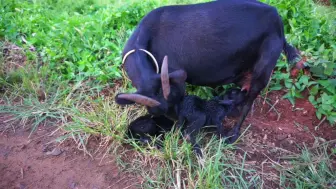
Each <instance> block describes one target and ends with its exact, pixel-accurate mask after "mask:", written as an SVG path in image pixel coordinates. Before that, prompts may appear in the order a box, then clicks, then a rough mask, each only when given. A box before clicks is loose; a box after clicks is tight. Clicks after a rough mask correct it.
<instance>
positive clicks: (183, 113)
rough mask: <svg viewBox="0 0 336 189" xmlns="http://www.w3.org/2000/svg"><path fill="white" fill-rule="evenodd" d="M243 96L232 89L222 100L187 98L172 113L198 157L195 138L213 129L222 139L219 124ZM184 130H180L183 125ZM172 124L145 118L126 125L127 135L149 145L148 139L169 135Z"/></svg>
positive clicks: (169, 121) (238, 91)
mask: <svg viewBox="0 0 336 189" xmlns="http://www.w3.org/2000/svg"><path fill="white" fill-rule="evenodd" d="M245 94H246V92H243V91H241V90H240V89H231V90H229V91H228V92H226V93H225V95H224V96H220V97H214V98H213V99H211V100H208V101H207V100H204V99H201V98H199V97H197V96H195V95H186V96H185V97H184V98H183V100H182V101H181V103H180V104H179V105H176V107H175V111H176V114H177V115H179V116H178V122H177V128H181V129H182V130H184V136H185V137H186V139H187V140H188V141H189V142H191V144H192V145H193V149H194V151H195V152H196V154H197V155H200V156H202V152H201V151H200V147H199V145H198V144H196V140H195V136H196V134H197V133H199V131H200V130H201V129H202V128H203V127H204V126H209V125H216V126H217V134H218V135H221V133H223V131H224V128H223V126H222V121H223V119H224V118H225V116H226V115H228V114H229V113H230V112H231V111H232V110H233V109H234V108H236V107H237V106H239V104H241V103H242V102H243V100H244V96H245ZM184 122H185V123H186V127H182V125H183V123H184ZM173 124H174V123H173V121H171V120H170V119H168V118H166V117H164V116H157V117H156V116H151V115H145V116H141V117H139V118H137V119H136V120H134V121H133V122H132V123H131V124H130V125H129V133H130V134H132V135H133V136H134V135H136V136H137V137H138V139H139V140H140V141H141V142H143V143H146V142H149V141H151V139H150V136H158V135H159V134H164V133H165V132H167V131H170V130H171V129H172V127H173Z"/></svg>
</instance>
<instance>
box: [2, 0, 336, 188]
mask: <svg viewBox="0 0 336 189" xmlns="http://www.w3.org/2000/svg"><path fill="white" fill-rule="evenodd" d="M263 1H264V2H267V3H269V4H271V5H274V6H276V7H277V8H278V11H279V12H280V14H281V16H282V17H283V20H284V24H285V30H286V37H287V39H288V41H289V42H290V43H292V44H293V45H294V46H296V47H297V48H299V49H300V50H301V51H302V52H303V54H304V55H307V56H309V62H308V63H309V64H310V66H311V67H312V70H311V71H312V77H311V76H306V75H303V74H302V73H301V74H300V76H299V78H298V79H297V80H294V79H291V78H289V73H288V66H287V63H286V62H285V59H284V58H283V56H282V58H281V59H279V61H278V64H277V68H276V70H275V72H274V75H273V76H272V81H271V83H270V86H269V88H268V89H266V90H284V91H286V92H287V94H286V95H285V96H284V98H287V99H288V100H290V101H291V102H292V103H293V104H295V99H296V98H302V97H303V96H302V92H303V91H307V90H308V94H309V96H308V97H307V98H308V99H309V100H310V102H311V103H312V104H313V105H314V106H315V107H316V108H317V111H316V116H317V117H318V118H319V119H321V120H327V121H329V123H331V124H334V123H335V119H336V114H335V112H336V111H335V110H336V82H335V81H336V77H335V76H336V66H335V61H336V27H335V23H336V14H335V8H332V7H330V8H326V7H323V6H319V5H316V4H314V3H313V2H312V1H311V0H300V1H297V0H278V1H276V0H268V1H266V0H263ZM189 2H192V3H196V2H205V0H203V1H202V0H197V1H191V0H183V1H177V0H162V1H160V0H150V1H135V0H134V1H116V0H82V1H73V2H70V1H65V0H60V1H54V0H34V1H24V0H16V1H14V0H5V1H1V5H0V50H1V52H3V53H0V69H1V70H0V76H1V77H0V84H1V85H0V87H1V89H2V93H1V97H2V101H3V104H2V105H1V106H0V113H2V114H10V115H11V116H12V118H11V120H7V121H8V122H7V123H8V128H15V127H16V126H18V125H20V126H21V125H24V126H25V125H27V126H30V127H32V128H33V130H32V132H33V131H34V130H35V129H36V128H37V127H39V126H42V125H48V126H50V125H54V126H57V127H59V128H60V129H62V131H64V133H65V134H64V135H63V136H62V137H61V138H59V139H58V141H60V142H61V141H63V140H67V139H73V140H75V141H76V142H77V143H78V144H79V148H80V149H82V150H84V151H85V152H86V153H90V152H89V151H88V150H87V149H86V144H87V142H88V140H89V138H90V136H92V135H95V136H100V137H101V139H102V140H101V143H102V145H103V146H108V148H109V149H110V151H109V152H110V153H112V154H114V155H115V157H116V158H117V160H118V161H117V162H118V164H119V165H120V167H121V168H124V170H125V171H128V172H132V173H136V174H138V175H140V176H141V177H142V178H144V182H143V187H144V188H169V187H176V188H196V187H197V188H220V186H222V185H225V186H227V187H228V188H249V187H252V186H257V187H260V186H269V185H270V184H275V185H277V186H279V185H280V186H282V187H284V188H321V187H322V188H323V187H324V188H326V187H328V186H329V185H330V183H333V182H334V181H335V175H336V173H335V170H333V169H332V165H331V163H330V161H331V159H332V158H334V157H335V148H334V147H331V150H333V152H328V151H327V148H326V145H327V143H324V144H319V145H318V146H317V147H316V148H314V149H308V148H303V149H302V150H301V154H295V155H293V154H291V155H292V156H291V157H289V158H290V159H288V157H287V160H286V162H287V163H283V162H282V163H277V162H276V161H271V166H270V167H271V168H272V170H274V172H268V173H264V172H262V171H261V170H260V166H261V165H255V164H253V163H251V162H248V161H247V159H246V155H248V154H247V153H243V155H238V154H237V153H236V150H237V148H238V146H237V145H235V144H234V145H226V144H224V143H223V142H221V141H219V140H217V139H216V138H206V139H202V140H200V139H201V138H202V137H201V136H199V140H200V141H201V143H202V146H204V150H205V151H204V153H205V157H206V160H205V161H204V160H198V159H196V158H195V156H194V155H193V153H192V151H191V147H190V145H189V144H188V143H187V142H184V141H182V140H178V138H179V137H180V136H179V133H178V132H170V133H168V136H167V137H166V138H165V140H164V141H162V142H163V143H164V144H165V147H164V149H163V150H162V151H160V150H157V149H155V148H154V147H153V146H147V147H143V146H138V145H137V144H136V143H135V141H133V140H130V139H128V138H126V137H125V132H126V127H127V125H128V124H129V123H130V122H131V121H132V120H133V119H135V118H136V117H138V116H139V115H143V114H144V113H145V112H146V111H145V109H143V108H141V107H139V106H127V107H120V106H118V105H117V104H115V102H114V99H113V97H114V95H115V94H116V93H117V92H118V91H125V90H133V89H132V86H131V85H130V83H129V82H127V79H126V78H125V75H124V73H123V72H122V70H121V67H120V64H121V57H120V54H121V50H122V48H123V46H124V43H125V42H126V40H127V38H128V37H129V35H130V34H131V33H132V31H133V29H134V27H135V26H136V24H137V23H138V22H139V20H140V19H141V18H142V17H143V16H144V15H145V14H146V13H147V12H149V11H150V10H152V9H153V8H155V7H158V6H162V5H168V4H185V3H189ZM119 84H121V85H119ZM223 87H224V88H226V87H228V86H223ZM219 88H222V87H218V89H219ZM103 89H104V90H105V91H104V90H103ZM106 90H108V91H109V92H110V94H109V95H107V94H106ZM211 90H213V89H209V88H207V87H195V86H191V85H189V86H188V92H190V93H192V94H197V95H199V96H201V97H204V98H210V97H211ZM266 90H265V91H266ZM158 140H159V139H158ZM244 140H245V139H244V135H243V136H242V139H241V141H243V142H244ZM125 144H129V145H130V146H131V148H129V147H126V146H125ZM329 148H330V147H329ZM130 154H131V155H130Z"/></svg>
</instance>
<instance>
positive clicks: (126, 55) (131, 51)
mask: <svg viewBox="0 0 336 189" xmlns="http://www.w3.org/2000/svg"><path fill="white" fill-rule="evenodd" d="M134 52H135V49H133V50H130V51H128V52H127V53H126V54H125V56H124V58H123V60H122V63H121V64H124V63H125V60H126V58H127V57H128V56H129V55H130V54H132V53H134Z"/></svg>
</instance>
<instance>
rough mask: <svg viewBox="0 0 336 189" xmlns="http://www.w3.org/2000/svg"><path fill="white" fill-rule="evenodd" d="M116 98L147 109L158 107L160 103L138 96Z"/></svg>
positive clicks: (130, 95) (121, 95)
mask: <svg viewBox="0 0 336 189" xmlns="http://www.w3.org/2000/svg"><path fill="white" fill-rule="evenodd" d="M118 97H119V98H123V99H126V100H131V101H133V102H136V103H138V104H141V105H144V106H149V107H155V106H158V105H160V102H158V101H156V100H154V99H152V98H149V97H146V96H143V95H140V94H120V95H119V96H118Z"/></svg>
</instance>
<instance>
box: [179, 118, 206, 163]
mask: <svg viewBox="0 0 336 189" xmlns="http://www.w3.org/2000/svg"><path fill="white" fill-rule="evenodd" d="M205 121H206V116H205V115H203V114H194V115H193V116H192V117H189V118H187V123H188V124H187V127H186V130H185V131H184V138H185V139H186V140H187V141H188V142H190V143H191V145H192V146H193V151H194V152H195V153H196V155H198V156H200V157H203V153H202V151H201V147H200V146H199V145H198V144H197V143H196V135H197V134H198V133H199V131H200V130H201V128H202V127H203V126H204V124H205Z"/></svg>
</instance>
